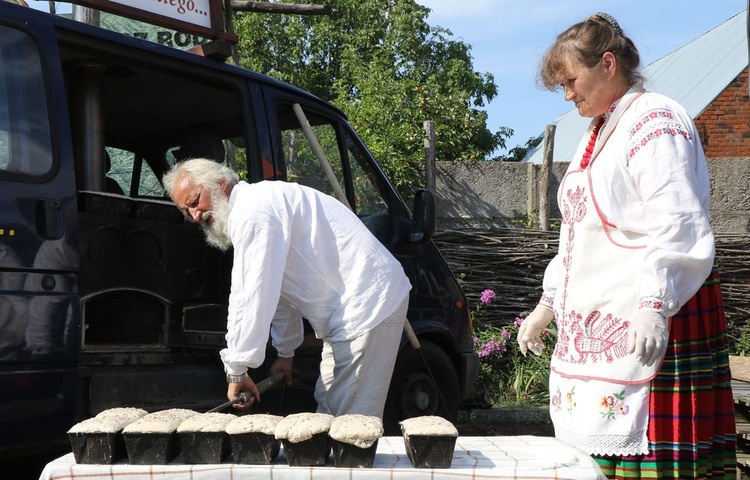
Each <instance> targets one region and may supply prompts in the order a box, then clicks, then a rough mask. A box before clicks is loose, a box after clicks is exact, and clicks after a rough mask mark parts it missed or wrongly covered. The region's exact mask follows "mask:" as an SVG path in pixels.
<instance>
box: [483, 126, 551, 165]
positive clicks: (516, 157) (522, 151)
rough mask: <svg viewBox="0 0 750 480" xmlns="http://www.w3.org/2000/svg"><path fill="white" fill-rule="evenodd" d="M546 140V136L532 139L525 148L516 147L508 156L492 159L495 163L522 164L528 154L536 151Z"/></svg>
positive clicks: (527, 141)
mask: <svg viewBox="0 0 750 480" xmlns="http://www.w3.org/2000/svg"><path fill="white" fill-rule="evenodd" d="M512 134H513V131H512V130H511V135H512ZM543 140H544V135H539V136H538V137H531V138H529V139H528V140H526V144H525V145H524V146H521V145H516V146H515V147H513V148H511V149H510V150H509V151H508V154H507V155H500V156H498V157H495V158H493V159H492V161H494V162H520V161H521V160H523V159H524V157H525V156H526V154H527V153H528V152H529V150H531V149H534V148H536V147H537V145H539V144H540V143H542V141H543Z"/></svg>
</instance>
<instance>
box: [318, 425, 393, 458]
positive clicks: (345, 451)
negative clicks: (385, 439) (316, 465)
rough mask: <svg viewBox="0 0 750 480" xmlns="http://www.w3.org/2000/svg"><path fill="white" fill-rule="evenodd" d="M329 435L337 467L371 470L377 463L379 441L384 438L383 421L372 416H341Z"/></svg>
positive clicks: (332, 426)
mask: <svg viewBox="0 0 750 480" xmlns="http://www.w3.org/2000/svg"><path fill="white" fill-rule="evenodd" d="M328 435H329V436H330V437H331V447H332V448H331V449H332V451H333V464H334V465H335V466H337V467H344V468H369V467H372V465H373V463H374V461H375V453H376V451H377V448H378V440H379V439H380V437H382V436H383V421H382V420H381V419H380V417H375V416H370V415H360V414H345V415H339V416H338V417H336V418H334V419H333V422H331V428H330V430H329V432H328Z"/></svg>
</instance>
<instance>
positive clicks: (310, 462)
mask: <svg viewBox="0 0 750 480" xmlns="http://www.w3.org/2000/svg"><path fill="white" fill-rule="evenodd" d="M333 418H334V417H333V415H329V414H327V413H310V412H302V413H293V414H290V415H287V416H286V417H284V419H283V420H281V421H280V422H279V423H278V424H277V425H276V429H275V431H274V435H275V437H276V438H277V439H278V440H280V441H281V443H282V444H283V445H284V454H285V456H286V460H287V463H288V464H289V466H290V467H303V466H316V465H325V464H326V461H327V460H328V457H329V455H330V453H331V442H330V439H329V437H328V431H329V430H330V428H331V422H333Z"/></svg>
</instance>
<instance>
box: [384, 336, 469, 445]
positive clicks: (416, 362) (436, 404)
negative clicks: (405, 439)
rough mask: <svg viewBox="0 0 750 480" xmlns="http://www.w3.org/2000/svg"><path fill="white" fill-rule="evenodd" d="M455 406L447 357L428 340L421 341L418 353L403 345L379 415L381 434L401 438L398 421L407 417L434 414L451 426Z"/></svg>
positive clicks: (455, 382)
mask: <svg viewBox="0 0 750 480" xmlns="http://www.w3.org/2000/svg"><path fill="white" fill-rule="evenodd" d="M420 352H421V354H420ZM422 356H424V360H423V359H422ZM425 361H426V362H427V365H429V370H428V369H427V368H426V367H425ZM430 373H432V376H431V375H430ZM433 378H434V381H433ZM436 384H437V385H436ZM459 403H460V399H459V382H458V374H457V373H456V368H455V366H454V365H453V362H452V361H451V359H450V358H449V357H448V354H447V353H446V352H445V351H444V350H443V349H442V348H440V347H439V346H437V345H436V344H434V343H432V342H430V341H422V342H421V348H420V349H419V350H415V349H414V348H412V347H411V345H407V346H406V348H404V350H402V351H401V352H400V353H399V356H398V358H397V359H396V366H395V368H394V369H393V378H392V379H391V386H390V389H389V391H388V398H387V399H386V402H385V411H384V414H383V427H384V430H385V435H390V436H393V435H401V428H400V427H399V425H398V422H400V421H401V420H404V419H407V418H411V417H418V416H425V415H437V416H441V417H444V418H446V419H448V420H450V421H452V422H454V423H455V422H456V418H457V416H458V406H459Z"/></svg>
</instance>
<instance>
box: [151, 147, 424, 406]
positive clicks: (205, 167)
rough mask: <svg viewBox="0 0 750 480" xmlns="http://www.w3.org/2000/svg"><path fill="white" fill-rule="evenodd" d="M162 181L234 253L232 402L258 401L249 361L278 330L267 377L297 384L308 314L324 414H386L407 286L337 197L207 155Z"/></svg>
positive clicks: (227, 356)
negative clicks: (294, 371) (296, 362)
mask: <svg viewBox="0 0 750 480" xmlns="http://www.w3.org/2000/svg"><path fill="white" fill-rule="evenodd" d="M164 188H165V189H166V191H167V193H168V194H169V196H170V197H171V198H172V200H173V201H174V202H175V204H176V205H177V207H178V208H180V210H182V212H183V213H184V214H185V215H186V216H187V218H189V219H190V220H192V221H193V222H196V223H198V224H199V225H200V226H201V227H202V228H203V230H204V232H205V235H206V240H207V242H208V243H209V244H211V245H213V246H216V247H218V248H220V249H223V250H227V249H229V248H230V247H233V248H234V252H233V255H234V263H233V268H232V278H231V293H230V295H229V318H228V319H227V335H226V340H227V348H225V349H223V350H222V351H221V359H222V362H223V363H224V367H225V370H226V373H227V380H228V382H229V386H228V388H227V397H228V398H229V399H230V400H231V399H233V398H235V397H236V396H237V395H239V394H240V392H243V391H246V392H249V393H250V394H251V395H252V398H251V399H250V401H248V402H247V403H245V404H242V405H236V406H237V407H238V408H247V407H249V406H250V405H252V404H253V403H254V402H255V401H260V393H259V392H258V389H257V388H256V386H255V383H254V382H253V381H252V379H250V378H249V377H248V376H247V373H246V372H247V369H248V368H256V367H259V366H260V365H261V364H262V363H263V360H264V358H265V348H266V342H267V339H268V337H269V333H270V335H271V340H272V344H273V346H274V347H275V348H276V350H277V352H278V358H277V359H276V360H275V361H274V363H273V364H272V365H271V368H270V370H271V372H275V371H283V372H284V375H285V379H286V381H287V383H289V382H291V367H292V358H293V356H294V350H295V349H296V348H297V347H298V346H299V345H300V344H301V343H302V337H303V325H302V318H303V317H304V318H306V319H307V320H308V321H309V323H310V325H311V326H312V328H313V330H314V331H315V334H316V336H317V337H318V338H320V339H322V340H323V352H322V361H321V364H320V378H319V379H318V382H317V385H316V387H315V400H316V401H317V403H318V411H319V412H324V413H330V414H332V415H341V414H345V413H360V414H364V415H375V416H379V417H381V418H382V416H383V408H384V405H385V399H386V395H387V393H388V386H389V384H390V379H391V375H392V373H393V366H394V363H395V360H396V354H397V352H398V347H399V344H400V340H401V334H402V332H403V329H404V322H405V321H406V310H407V307H408V300H409V291H410V290H411V284H410V283H409V280H408V278H407V277H406V275H405V274H404V271H403V268H402V267H401V264H400V263H399V262H398V261H397V260H396V259H395V258H394V257H393V255H392V254H391V253H390V252H389V251H388V250H387V249H386V248H385V247H384V246H383V245H382V244H381V243H380V242H379V241H378V240H377V239H376V238H375V237H374V236H373V235H372V234H371V233H370V231H369V230H367V228H366V227H365V226H364V225H363V224H362V222H361V221H360V220H359V219H358V218H357V216H356V215H355V214H354V213H352V212H351V211H350V210H349V209H348V208H347V207H346V206H344V205H343V204H342V203H341V202H339V201H338V200H336V199H334V198H332V197H330V196H328V195H326V194H324V193H321V192H319V191H317V190H314V189H311V188H307V187H304V186H301V185H297V184H294V183H287V182H280V181H263V182H259V183H254V184H249V183H246V182H244V181H239V179H238V176H237V174H236V173H235V172H234V171H233V170H231V169H230V168H228V167H225V166H222V165H220V164H218V163H216V162H213V161H211V160H207V159H192V160H187V161H185V162H180V163H177V164H176V165H175V166H174V167H172V169H171V170H170V171H169V172H167V174H166V175H164Z"/></svg>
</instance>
